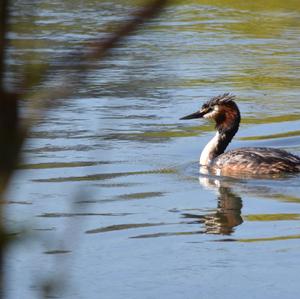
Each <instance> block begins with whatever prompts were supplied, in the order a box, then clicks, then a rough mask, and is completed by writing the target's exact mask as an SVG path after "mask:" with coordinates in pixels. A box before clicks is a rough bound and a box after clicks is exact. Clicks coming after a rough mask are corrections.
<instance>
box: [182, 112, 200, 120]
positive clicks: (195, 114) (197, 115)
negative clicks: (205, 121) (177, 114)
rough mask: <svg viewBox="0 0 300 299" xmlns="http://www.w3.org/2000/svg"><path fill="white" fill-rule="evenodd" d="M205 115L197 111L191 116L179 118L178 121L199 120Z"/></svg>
mask: <svg viewBox="0 0 300 299" xmlns="http://www.w3.org/2000/svg"><path fill="white" fill-rule="evenodd" d="M204 114H205V113H204V112H203V111H197V112H194V113H192V114H189V115H186V116H184V117H181V118H180V120H182V119H193V118H201V117H203V115H204Z"/></svg>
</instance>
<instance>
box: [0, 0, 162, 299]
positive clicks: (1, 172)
mask: <svg viewBox="0 0 300 299" xmlns="http://www.w3.org/2000/svg"><path fill="white" fill-rule="evenodd" d="M167 2H168V1H167V0H153V1H149V2H148V4H147V5H145V6H144V7H143V8H141V9H139V10H138V11H136V12H135V13H134V14H132V15H130V16H129V20H128V21H127V22H125V23H122V24H120V25H118V26H117V29H116V31H115V32H114V33H112V34H110V35H108V37H107V38H105V39H95V40H93V41H90V42H89V43H87V44H86V46H84V47H83V48H82V49H81V50H80V51H75V52H72V55H71V61H70V56H68V57H65V59H64V60H63V62H65V65H68V64H70V62H71V63H72V67H73V69H74V70H75V72H77V73H79V72H80V74H81V78H82V77H83V76H82V75H85V74H86V73H87V72H88V71H89V70H90V67H91V64H90V62H92V61H95V60H101V59H103V58H105V57H106V56H108V55H109V54H110V52H111V50H112V49H113V48H115V47H116V45H117V44H118V43H119V42H121V41H122V40H124V39H125V38H126V37H128V36H129V35H131V34H132V33H134V32H135V31H136V30H137V29H138V28H139V27H140V26H141V25H142V24H144V23H145V22H146V21H149V20H151V19H152V18H154V17H155V16H156V15H157V14H158V13H160V12H161V10H162V8H163V7H164V6H165V5H166V3H167ZM9 8H10V1H9V0H1V3H0V10H1V11H0V299H1V298H4V297H5V296H4V291H3V289H4V285H3V281H4V249H5V245H6V243H7V242H6V239H7V238H6V233H5V230H4V221H3V219H4V211H3V203H4V193H5V191H6V190H7V186H8V184H9V182H10V180H11V177H12V175H13V172H14V170H15V169H16V166H17V164H18V161H19V160H20V158H21V149H22V145H23V144H24V141H25V140H26V138H27V137H28V134H29V131H30V129H31V128H32V126H33V125H34V124H35V122H36V120H37V119H40V118H42V117H44V116H45V113H46V112H47V110H48V109H49V108H51V107H57V106H58V105H59V102H58V101H57V100H62V99H63V98H65V97H67V96H69V95H70V94H72V93H73V86H74V82H73V81H72V80H71V79H65V80H61V78H60V82H61V83H60V84H59V85H58V86H57V87H55V88H54V89H53V88H52V89H51V90H49V89H47V88H44V89H42V90H38V92H36V93H35V94H34V95H32V96H30V101H29V103H30V104H29V106H28V109H29V111H31V112H32V114H31V115H30V116H29V117H27V118H26V119H25V121H22V122H21V120H20V116H19V109H18V107H19V102H20V99H21V98H23V97H24V95H25V90H26V87H27V86H26V83H28V80H26V78H24V80H23V81H24V84H23V88H24V90H21V92H19V93H18V94H17V93H15V94H13V93H9V92H7V91H6V90H5V86H4V81H5V70H6V65H5V63H6V59H5V58H6V50H7V33H8V26H7V24H8V20H9ZM53 70H55V65H53V66H49V67H48V68H47V69H44V70H42V71H40V73H39V74H36V75H35V77H38V80H37V81H38V82H36V84H41V83H43V82H44V81H46V80H47V77H48V75H49V74H51V72H52V71H53ZM73 80H74V79H73ZM76 83H78V81H77V82H76Z"/></svg>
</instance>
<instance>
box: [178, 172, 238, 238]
mask: <svg viewBox="0 0 300 299" xmlns="http://www.w3.org/2000/svg"><path fill="white" fill-rule="evenodd" d="M199 183H200V184H201V185H202V186H203V187H204V188H206V189H210V190H215V191H217V194H218V195H217V196H218V197H217V200H218V206H217V209H216V211H215V212H213V213H210V214H206V215H195V214H187V213H184V214H183V217H184V218H189V219H191V218H192V219H194V220H195V221H196V222H198V223H201V224H203V225H204V233H207V234H221V235H230V234H231V233H233V231H234V228H235V227H236V226H238V225H240V224H241V223H242V222H243V219H242V217H241V209H242V206H243V204H242V199H241V197H240V196H239V195H237V194H235V193H234V192H233V191H232V189H231V188H230V187H229V186H227V184H226V183H225V182H224V181H222V180H221V179H218V178H211V177H209V176H205V175H204V176H203V175H202V174H201V175H200V177H199Z"/></svg>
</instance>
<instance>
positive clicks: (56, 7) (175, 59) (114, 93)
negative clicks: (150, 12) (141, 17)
mask: <svg viewBox="0 0 300 299" xmlns="http://www.w3.org/2000/svg"><path fill="white" fill-rule="evenodd" d="M23 2H24V1H16V2H15V4H14V9H13V19H12V28H11V34H10V39H11V51H10V56H9V58H8V59H9V61H10V74H11V75H10V78H11V79H12V78H13V77H16V75H14V74H15V72H16V70H20V69H23V68H24V61H27V63H28V62H29V64H31V65H33V66H36V67H39V66H40V63H41V62H45V61H49V62H50V63H54V62H56V63H57V62H59V61H63V60H62V58H63V57H65V55H67V54H68V53H69V51H70V49H72V48H73V47H77V46H80V45H82V44H84V43H85V41H86V40H88V39H91V38H94V37H95V36H97V35H98V34H99V31H100V35H101V34H103V35H104V34H105V31H106V30H110V28H113V26H112V25H110V26H109V27H108V28H106V27H105V26H104V24H105V23H107V22H113V21H119V20H123V18H124V17H125V16H126V14H127V13H128V12H129V11H131V10H132V9H133V8H135V7H136V6H135V5H136V4H137V2H135V1H124V2H122V1H119V2H117V1H116V2H113V1H108V2H103V3H102V2H98V1H85V2H86V3H84V2H82V1H64V4H62V3H60V2H59V1H58V2H57V1H54V2H51V3H48V2H46V1H42V0H41V1H37V2H36V6H37V9H33V6H32V5H24V3H23ZM25 2H26V1H25ZM238 2H239V1H221V0H220V1H214V2H213V3H214V4H212V3H211V2H210V1H202V2H201V3H200V1H185V3H184V4H183V3H179V2H176V3H175V2H174V3H173V4H172V5H170V6H169V7H168V8H167V10H166V11H165V13H164V14H163V15H161V16H160V17H159V18H158V19H156V20H154V21H152V22H151V23H150V24H148V26H147V27H145V28H144V29H143V30H141V31H139V32H138V34H136V35H135V36H133V37H131V38H130V39H128V41H127V42H126V43H122V44H120V45H119V46H118V48H117V49H115V50H114V53H113V54H114V55H113V56H111V57H110V58H107V59H106V60H105V61H101V62H98V63H96V64H95V66H94V67H93V70H92V71H90V72H89V74H88V76H87V77H85V78H81V79H82V80H83V81H82V83H81V84H80V85H78V86H76V88H75V89H74V93H73V94H72V96H71V97H70V98H68V99H66V100H65V101H64V102H63V104H62V106H61V107H59V108H58V109H53V110H52V111H51V112H50V113H49V114H48V115H47V117H46V118H45V119H44V120H42V121H40V122H39V123H38V124H37V125H36V126H35V127H34V130H33V132H32V133H31V135H30V138H29V140H28V142H27V143H26V146H25V148H24V161H23V162H22V165H21V166H20V169H19V170H18V171H17V174H16V176H15V178H14V181H13V183H12V184H11V188H10V191H9V193H8V194H7V200H8V204H7V223H8V225H9V227H11V229H12V231H13V232H20V231H23V230H26V231H27V232H29V235H30V237H28V239H27V240H26V241H23V242H19V243H18V244H17V245H15V246H13V247H12V248H11V250H10V251H9V254H8V261H7V274H8V277H7V298H21V297H22V298H40V287H41V284H42V283H44V282H45V281H48V280H51V279H53V278H57V279H58V280H59V281H63V282H64V284H65V285H67V287H66V288H65V289H64V290H56V291H54V295H55V296H57V297H58V298H99V296H101V297H102V298H230V297H232V296H238V297H240V298H253V297H255V298H265V297H266V294H267V297H269V298H282V297H283V296H284V297H285V298H298V293H299V292H298V291H299V282H298V274H299V249H300V240H299V239H300V196H299V194H300V184H299V182H300V178H299V176H297V175H295V176H287V177H283V178H277V179H272V178H264V179H242V178H241V179H232V178H216V177H209V176H208V177H200V178H199V174H198V158H199V155H200V151H201V149H202V148H203V147H204V145H205V144H206V143H207V142H208V140H209V139H210V138H211V136H212V135H213V131H214V127H213V125H212V124H210V123H207V122H205V121H197V120H195V121H186V122H183V121H179V118H180V117H182V116H184V115H186V114H188V113H191V112H193V111H194V110H196V109H197V108H198V107H199V106H201V105H202V103H203V102H204V101H205V100H207V99H209V98H210V97H211V96H214V95H218V94H221V93H223V92H232V93H234V94H236V95H237V98H238V104H239V107H240V110H241V112H242V117H243V119H242V124H241V128H240V131H239V132H238V134H237V136H236V138H235V140H234V142H233V143H231V145H230V148H235V147H240V146H270V147H275V148H283V149H286V150H288V151H291V152H293V153H295V154H298V155H299V154H300V133H299V127H300V104H299V94H300V85H299V82H300V81H299V79H300V63H299V61H300V60H299V57H300V50H299V49H300V48H299V46H300V38H299V36H300V29H299V28H300V6H299V4H298V3H297V1H292V0H289V1H284V2H278V1H275V0H274V1H269V2H268V5H267V4H262V3H261V1H254V2H253V1H252V2H251V4H246V3H244V2H243V1H240V3H238ZM20 7H22V9H21V8H20ZM28 24H31V25H28ZM25 25H26V26H25ZM57 64H58V63H57ZM64 68H65V66H64V65H62V66H61V67H60V68H59V69H57V71H58V73H57V74H58V77H59V76H61V77H60V78H64V77H65V76H70V77H72V76H79V77H80V76H81V74H77V73H74V72H73V71H72V68H71V67H69V68H68V70H67V71H64ZM59 72H61V75H60V73H59ZM57 74H56V75H57ZM16 79H17V78H16ZM34 91H38V87H35V89H34Z"/></svg>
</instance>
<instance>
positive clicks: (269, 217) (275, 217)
mask: <svg viewBox="0 0 300 299" xmlns="http://www.w3.org/2000/svg"><path fill="white" fill-rule="evenodd" d="M243 218H246V219H247V220H248V221H280V220H299V219H300V214H256V215H246V216H243Z"/></svg>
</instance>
